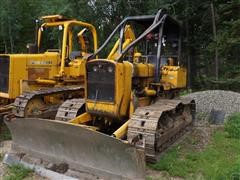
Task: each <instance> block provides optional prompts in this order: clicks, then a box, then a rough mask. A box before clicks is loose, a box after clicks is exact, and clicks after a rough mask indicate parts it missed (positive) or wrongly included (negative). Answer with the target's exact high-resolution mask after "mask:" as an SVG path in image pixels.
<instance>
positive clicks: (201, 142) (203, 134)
mask: <svg viewBox="0 0 240 180" xmlns="http://www.w3.org/2000/svg"><path fill="white" fill-rule="evenodd" d="M216 128H219V126H218V127H216V126H207V127H193V129H192V130H191V131H189V132H187V133H186V134H185V135H184V136H182V137H181V138H179V139H178V141H176V142H175V143H174V144H173V146H175V145H178V144H179V143H181V144H182V145H184V146H187V147H189V148H194V149H195V150H197V151H201V150H203V149H204V148H205V146H206V145H207V144H209V143H210V137H211V134H212V133H213V131H214V129H216ZM189 139H191V140H189ZM189 141H196V143H192V142H189ZM10 146H11V141H4V142H1V143H0V155H1V159H2V158H3V156H4V154H5V153H6V152H8V151H9V150H10ZM163 154H164V153H163ZM7 170H8V168H7V166H6V165H4V164H3V163H2V162H0V179H2V178H3V177H4V176H5V175H6V174H7ZM146 176H147V177H148V178H150V179H163V180H164V179H166V180H181V179H183V178H180V177H171V176H169V175H168V173H167V172H161V171H155V170H152V169H150V168H147V171H146ZM25 179H27V180H30V179H37V180H46V179H47V178H43V177H40V176H38V175H37V174H35V173H31V175H30V176H29V177H27V178H25Z"/></svg>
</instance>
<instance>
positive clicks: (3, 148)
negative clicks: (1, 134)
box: [0, 141, 47, 180]
mask: <svg viewBox="0 0 240 180" xmlns="http://www.w3.org/2000/svg"><path fill="white" fill-rule="evenodd" d="M10 148H11V141H3V142H0V160H1V161H0V180H1V179H4V176H6V175H7V173H8V167H7V165H6V164H3V163H2V159H3V157H4V154H5V153H7V152H9V151H10ZM32 179H34V180H47V178H44V177H41V176H39V175H37V174H36V173H31V174H30V175H29V176H28V177H27V178H25V180H32Z"/></svg>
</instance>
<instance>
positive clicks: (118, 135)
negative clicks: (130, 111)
mask: <svg viewBox="0 0 240 180" xmlns="http://www.w3.org/2000/svg"><path fill="white" fill-rule="evenodd" d="M129 122H130V121H129V120H128V121H127V122H125V123H124V124H123V125H122V126H121V127H120V128H118V129H117V130H116V131H115V132H114V133H113V136H114V137H115V138H118V139H121V138H123V137H124V136H126V135H127V129H128V124H129Z"/></svg>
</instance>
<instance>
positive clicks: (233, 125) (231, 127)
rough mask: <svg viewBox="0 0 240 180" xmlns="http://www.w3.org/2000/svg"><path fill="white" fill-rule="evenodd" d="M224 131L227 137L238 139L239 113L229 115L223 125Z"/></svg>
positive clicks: (239, 129) (239, 137) (239, 130)
mask: <svg viewBox="0 0 240 180" xmlns="http://www.w3.org/2000/svg"><path fill="white" fill-rule="evenodd" d="M224 129H225V131H226V132H227V133H228V135H229V137H232V138H237V139H240V113H235V114H233V115H231V116H230V117H229V118H228V119H227V121H226V123H225V124H224Z"/></svg>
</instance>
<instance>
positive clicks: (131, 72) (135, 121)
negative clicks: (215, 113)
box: [5, 10, 195, 179]
mask: <svg viewBox="0 0 240 180" xmlns="http://www.w3.org/2000/svg"><path fill="white" fill-rule="evenodd" d="M116 37H118V38H117V41H116V42H115V44H114V46H113V48H112V50H111V51H109V47H108V45H112V43H111V42H112V40H116ZM106 52H109V53H108V55H107V57H106V56H105V58H102V55H101V54H104V53H106ZM181 60H182V59H181V27H180V25H179V23H178V22H177V21H176V20H174V19H173V18H171V17H170V16H169V15H167V14H165V13H163V12H162V11H161V10H160V11H159V12H158V13H157V14H156V15H145V16H133V17H127V18H125V19H124V20H123V21H122V22H121V23H120V24H119V25H118V26H117V27H116V29H115V30H114V31H113V32H112V34H111V35H110V36H109V37H108V38H107V40H106V41H105V43H103V45H102V46H101V47H100V48H99V49H98V50H97V51H96V52H95V53H94V54H93V55H92V56H90V57H88V59H87V63H86V71H85V72H86V75H85V98H80V99H79V98H74V99H70V100H67V101H65V102H64V103H63V104H62V105H61V106H60V107H59V109H58V112H57V114H56V117H55V118H54V119H44V118H42V117H39V116H34V114H31V116H29V117H21V116H18V113H15V114H13V115H12V116H9V117H7V118H6V119H5V122H6V124H7V126H8V127H9V129H10V131H11V134H12V138H13V145H12V152H11V153H9V154H7V155H6V156H5V162H6V163H9V164H14V163H22V164H24V165H31V166H29V167H32V168H33V167H34V168H35V169H36V168H42V169H45V170H46V172H47V171H49V170H52V171H56V172H58V174H59V173H60V174H61V175H62V176H61V177H63V176H64V177H65V176H77V177H78V178H84V176H86V174H88V177H90V179H93V178H103V179H144V178H145V160H146V161H147V162H156V161H158V159H159V155H160V153H161V152H162V151H163V150H164V149H166V148H167V147H169V145H170V144H172V143H173V142H174V141H175V140H176V139H177V138H178V137H179V136H181V135H182V134H183V133H184V131H185V130H186V128H187V127H189V126H191V124H192V122H193V119H194V111H195V102H194V100H192V99H186V98H180V97H179V96H178V93H179V91H180V90H181V89H183V88H185V86H186V74H187V70H186V69H185V68H184V67H182V66H181V65H180V64H181V62H182V61H181ZM16 108H18V107H16ZM73 172H74V173H73ZM56 177H57V176H56Z"/></svg>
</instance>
